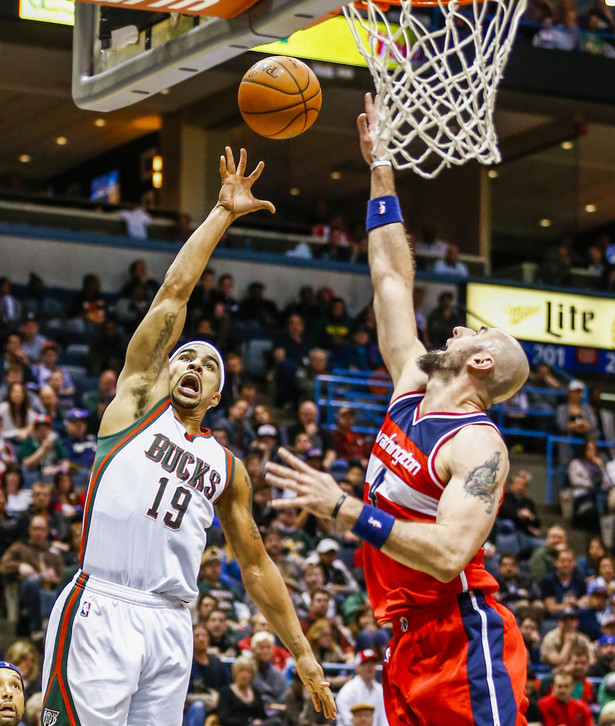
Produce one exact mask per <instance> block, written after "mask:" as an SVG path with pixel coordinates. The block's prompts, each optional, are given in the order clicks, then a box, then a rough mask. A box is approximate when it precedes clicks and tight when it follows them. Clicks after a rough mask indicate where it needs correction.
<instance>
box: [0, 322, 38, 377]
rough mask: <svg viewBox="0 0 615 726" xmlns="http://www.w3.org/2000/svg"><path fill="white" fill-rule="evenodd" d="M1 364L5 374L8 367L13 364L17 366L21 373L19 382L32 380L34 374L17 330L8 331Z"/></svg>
mask: <svg viewBox="0 0 615 726" xmlns="http://www.w3.org/2000/svg"><path fill="white" fill-rule="evenodd" d="M2 366H3V373H4V375H5V376H6V373H7V371H8V370H9V368H11V367H12V366H15V367H17V368H19V370H20V371H21V374H22V375H21V378H19V379H18V380H19V382H20V383H32V382H33V381H34V374H33V372H32V368H31V367H30V362H29V359H28V356H27V354H26V351H25V350H24V349H23V348H22V345H21V335H20V334H19V333H17V332H14V333H10V334H9V336H8V337H7V339H6V344H5V346H4V357H3V359H2Z"/></svg>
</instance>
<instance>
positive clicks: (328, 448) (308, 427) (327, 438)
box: [288, 401, 336, 471]
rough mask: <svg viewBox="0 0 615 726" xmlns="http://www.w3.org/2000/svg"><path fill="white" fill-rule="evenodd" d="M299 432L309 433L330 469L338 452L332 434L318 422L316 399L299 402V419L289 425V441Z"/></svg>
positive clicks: (324, 463) (325, 464) (326, 468)
mask: <svg viewBox="0 0 615 726" xmlns="http://www.w3.org/2000/svg"><path fill="white" fill-rule="evenodd" d="M298 433H306V434H309V436H310V440H311V445H312V447H314V448H316V449H320V450H321V451H322V452H324V462H323V465H324V468H325V470H327V471H328V470H329V468H330V466H331V464H332V463H333V461H334V460H335V458H336V453H335V449H334V448H333V444H332V442H331V434H330V433H329V431H327V429H325V428H323V427H322V426H321V425H320V424H319V423H318V406H317V405H316V404H315V403H314V401H302V402H301V403H300V404H299V412H298V421H297V422H296V423H294V424H291V425H290V426H289V427H288V439H289V441H294V440H295V437H296V436H297V434H298Z"/></svg>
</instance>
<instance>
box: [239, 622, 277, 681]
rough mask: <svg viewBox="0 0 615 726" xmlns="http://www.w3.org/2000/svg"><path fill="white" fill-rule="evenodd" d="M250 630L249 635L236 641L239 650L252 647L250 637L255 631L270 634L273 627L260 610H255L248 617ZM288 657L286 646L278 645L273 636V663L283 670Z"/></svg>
mask: <svg viewBox="0 0 615 726" xmlns="http://www.w3.org/2000/svg"><path fill="white" fill-rule="evenodd" d="M250 632H251V634H252V635H251V636H248V635H246V637H245V638H242V639H241V640H240V641H239V642H238V643H237V647H238V648H239V649H240V650H241V651H244V650H248V651H250V650H251V649H252V637H254V636H255V635H256V634H257V633H270V634H271V635H273V628H272V627H271V625H270V624H269V621H268V620H267V618H266V617H265V616H264V615H263V614H262V613H261V612H255V613H254V615H252V617H251V618H250ZM289 658H290V653H289V652H288V651H287V650H286V648H282V646H281V645H278V644H277V643H276V642H275V638H274V644H273V654H272V663H273V665H274V666H275V667H276V668H277V669H278V670H280V671H283V670H284V668H285V667H286V664H287V662H288V659H289Z"/></svg>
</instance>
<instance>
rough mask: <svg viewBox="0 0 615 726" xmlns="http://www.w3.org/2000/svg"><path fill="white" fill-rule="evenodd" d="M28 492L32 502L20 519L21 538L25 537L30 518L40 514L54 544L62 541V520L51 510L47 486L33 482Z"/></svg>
mask: <svg viewBox="0 0 615 726" xmlns="http://www.w3.org/2000/svg"><path fill="white" fill-rule="evenodd" d="M30 491H31V492H32V501H31V503H30V506H29V507H28V509H27V510H26V511H25V512H24V513H23V514H22V515H21V517H20V521H21V526H22V536H26V535H27V533H28V525H29V522H30V520H31V519H32V517H34V515H36V514H40V515H42V516H43V517H45V519H46V520H47V525H48V526H49V532H50V534H51V537H52V539H53V540H54V542H57V541H59V540H63V539H64V538H65V536H66V531H65V530H64V529H63V526H64V520H63V519H62V517H61V516H59V514H58V513H57V512H56V511H54V509H53V504H52V502H51V487H50V486H49V484H45V483H44V482H40V481H37V482H34V484H33V485H32V489H31V490H30Z"/></svg>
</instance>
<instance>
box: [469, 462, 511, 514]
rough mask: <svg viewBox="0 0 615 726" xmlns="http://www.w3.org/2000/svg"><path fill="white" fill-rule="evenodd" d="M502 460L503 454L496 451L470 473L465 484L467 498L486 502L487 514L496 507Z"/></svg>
mask: <svg viewBox="0 0 615 726" xmlns="http://www.w3.org/2000/svg"><path fill="white" fill-rule="evenodd" d="M501 458H502V454H501V452H500V451H494V452H493V455H492V456H491V458H490V459H489V460H488V461H486V462H485V463H484V464H480V465H479V466H475V467H474V468H473V469H472V470H471V471H469V472H468V474H467V476H466V478H465V481H464V483H463V488H464V489H465V492H466V497H476V498H477V499H480V500H481V501H482V502H484V503H485V504H486V505H487V509H486V512H487V514H491V513H492V512H493V509H494V507H495V492H496V490H497V488H498V485H497V482H498V478H497V474H498V469H499V467H500V459H501Z"/></svg>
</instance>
